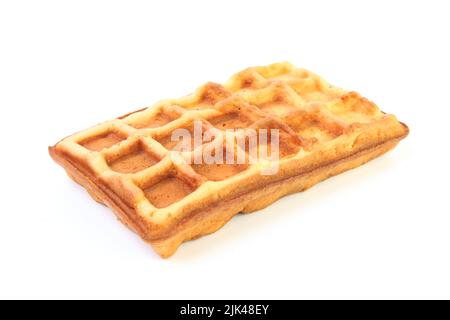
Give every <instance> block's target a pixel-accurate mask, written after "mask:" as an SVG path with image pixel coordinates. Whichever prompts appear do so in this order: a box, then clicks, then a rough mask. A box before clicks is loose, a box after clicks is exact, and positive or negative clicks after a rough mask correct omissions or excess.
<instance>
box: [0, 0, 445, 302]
mask: <svg viewBox="0 0 450 320" xmlns="http://www.w3.org/2000/svg"><path fill="white" fill-rule="evenodd" d="M447 3H448V2H447V1H423V2H417V1H386V2H381V1H371V2H370V3H369V2H363V1H351V2H350V1H329V2H323V1H311V2H308V3H302V2H300V1H280V0H277V1H270V2H269V1H255V2H252V1H222V2H218V1H193V0H191V1H177V2H175V1H158V2H156V1H142V2H139V1H121V2H119V1H29V2H24V1H2V2H1V4H0V41H1V42H0V106H1V127H0V130H1V137H2V143H3V145H2V147H1V150H2V151H1V157H0V159H1V160H0V161H1V188H2V190H1V211H0V218H1V220H0V298H159V299H166V298H187V299H189V298H192V299H194V298H224V299H228V298H255V299H259V298H275V299H277V298H344V299H345V298H450V255H449V249H450V216H449V214H450V210H449V209H450V206H449V203H448V200H449V197H450V196H449V187H448V181H449V179H450V175H449V162H448V160H449V152H448V146H449V144H448V138H449V129H450V128H449V126H450V125H449V121H450V120H449V116H450V111H449V110H450V105H449V92H450V89H449V88H450V87H449V74H450V63H449V60H448V59H449V56H450V50H449V30H450V23H449V21H450V20H449V12H450V10H449V8H448V6H447ZM277 61H290V62H292V63H294V64H295V65H297V66H300V67H305V68H307V69H310V70H312V71H314V72H316V73H318V74H319V75H321V76H323V77H324V78H325V79H327V80H329V81H330V82H331V83H333V84H336V85H338V86H340V87H344V88H348V89H352V90H356V91H359V92H361V93H362V94H363V95H365V96H367V97H368V98H370V99H371V100H373V101H375V102H376V103H377V104H378V105H379V106H380V107H381V109H382V110H384V111H387V112H389V113H394V114H395V115H397V116H398V118H399V119H400V120H401V121H403V122H405V123H407V124H408V125H409V126H410V128H411V134H410V136H409V137H408V138H407V139H406V140H404V141H403V142H402V143H401V144H400V145H399V146H398V147H397V148H396V149H395V150H394V151H392V152H390V153H389V154H387V155H385V156H383V157H382V158H379V159H377V160H374V161H373V162H371V163H369V164H367V165H365V166H363V167H360V168H358V169H355V170H352V171H350V172H347V173H344V174H341V175H339V176H338V177H335V178H332V179H329V180H327V181H325V182H323V183H320V184H319V185H317V186H315V187H314V188H312V189H310V190H308V191H307V192H304V193H301V194H296V195H291V196H288V197H286V198H284V199H282V200H280V201H278V202H276V203H275V204H273V205H271V206H270V207H268V208H266V209H264V210H262V211H261V212H258V213H255V214H252V215H245V216H243V215H240V216H237V217H236V218H235V219H233V220H232V221H231V222H230V223H229V224H227V225H226V226H225V227H224V228H222V229H221V230H220V231H218V232H217V233H215V234H213V235H211V236H207V237H204V238H202V239H200V240H196V241H193V242H189V243H187V244H185V245H183V246H182V247H181V248H180V249H179V251H178V252H177V254H176V255H175V256H173V257H172V258H171V259H169V260H162V259H160V258H159V257H158V256H157V255H156V254H155V253H154V252H153V251H152V249H151V248H150V247H149V246H147V245H146V244H144V242H142V241H141V240H140V239H139V238H138V237H137V236H136V235H134V234H133V233H131V232H129V231H128V230H127V229H126V228H125V227H123V226H122V225H121V224H120V223H118V222H117V221H116V219H115V218H114V217H113V215H112V214H111V213H110V210H109V209H107V208H104V207H102V206H101V205H99V204H97V203H95V202H94V201H92V200H91V199H90V198H89V196H88V195H87V194H86V192H85V191H84V190H83V189H82V188H81V187H79V186H77V185H76V184H74V183H73V182H72V181H71V180H69V179H68V178H67V176H66V175H65V173H64V172H63V170H62V169H61V168H60V167H58V166H57V165H56V164H54V163H53V162H52V161H51V159H50V157H49V156H48V154H47V146H48V145H51V144H54V143H56V142H57V141H58V140H59V139H61V138H63V137H65V136H67V135H69V134H72V133H74V132H76V131H79V130H82V129H85V128H87V127H90V126H92V125H94V124H96V123H98V122H101V121H104V120H108V119H111V118H114V117H116V116H119V115H122V114H124V113H126V112H128V111H132V110H136V109H139V108H142V107H144V106H148V105H151V104H152V103H154V102H156V101H158V100H160V99H163V98H174V97H179V96H183V95H185V94H188V93H190V92H191V91H193V90H194V89H195V88H196V87H197V86H199V85H200V84H202V83H204V82H206V81H208V80H211V81H216V82H222V81H224V80H226V79H227V78H228V77H229V76H230V75H232V74H233V73H235V72H236V71H238V70H241V69H243V68H245V67H248V66H252V65H264V64H269V63H272V62H277Z"/></svg>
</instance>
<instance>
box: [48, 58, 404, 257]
mask: <svg viewBox="0 0 450 320" xmlns="http://www.w3.org/2000/svg"><path fill="white" fill-rule="evenodd" d="M194 123H200V124H201V126H202V127H203V129H210V131H211V132H213V135H212V136H211V137H209V139H205V137H203V138H201V141H200V143H197V144H195V143H194V144H193V145H192V146H191V149H188V150H185V152H183V153H180V152H175V151H174V142H173V141H172V139H171V134H172V133H173V132H174V131H175V130H176V129H186V130H188V131H189V132H192V130H193V125H194ZM249 128H250V129H254V130H256V131H258V130H261V129H266V130H269V131H270V130H273V129H277V132H279V153H278V156H279V160H267V159H254V157H253V156H252V152H251V150H250V148H247V147H245V148H244V150H243V151H244V152H243V154H244V156H245V161H244V162H243V163H239V164H237V163H236V164H227V163H212V164H206V163H195V162H194V163H193V162H192V161H188V160H189V159H190V160H192V159H193V158H194V157H195V156H196V155H198V154H199V152H202V151H203V150H205V148H208V147H211V146H214V148H216V149H214V150H216V151H215V152H217V150H218V149H217V148H218V146H220V144H219V142H221V143H222V145H223V142H224V141H230V140H226V139H230V135H232V137H231V138H232V139H237V138H238V137H239V135H242V134H243V133H242V132H243V130H236V131H233V132H231V131H229V129H249ZM408 132H409V130H408V127H407V126H406V125H404V124H402V123H401V122H399V121H398V120H397V119H396V118H395V116H393V115H388V114H385V113H384V112H382V111H380V110H379V109H378V107H377V106H376V105H375V104H374V103H372V102H370V101H369V100H367V99H365V98H363V97H361V96H360V95H359V94H358V93H355V92H348V91H345V90H342V89H339V88H337V87H334V86H331V85H330V84H328V83H327V82H326V81H325V80H323V79H322V78H320V77H319V76H317V75H315V74H313V73H311V72H309V71H307V70H304V69H298V68H295V67H293V66H292V65H291V64H289V63H277V64H272V65H269V66H265V67H252V68H248V69H246V70H244V71H241V72H239V73H237V74H236V75H234V76H233V77H232V78H231V79H230V80H229V81H228V82H226V83H225V84H223V85H220V84H216V83H207V84H205V85H203V86H201V87H200V88H199V89H197V90H196V91H195V93H193V94H191V95H189V96H186V97H184V98H181V99H174V100H164V101H161V102H158V103H156V104H155V105H154V106H152V107H150V108H146V109H142V110H139V111H135V112H133V113H130V114H127V115H125V116H122V117H120V118H117V119H114V120H111V121H107V122H105V123H102V124H99V125H97V126H94V127H92V128H90V129H87V130H85V131H81V132H79V133H76V134H74V135H72V136H70V137H67V138H65V139H63V140H62V141H60V142H59V143H57V144H56V145H55V146H54V147H50V148H49V152H50V155H51V156H52V158H53V159H54V160H55V161H56V162H57V163H59V164H60V165H61V166H62V167H63V168H64V169H65V170H66V171H67V173H68V175H69V176H70V177H71V178H72V179H73V180H75V181H76V182H77V183H79V184H81V185H82V186H83V187H84V188H85V189H86V190H87V191H88V192H89V193H90V195H91V196H92V197H93V198H94V199H95V200H96V201H98V202H100V203H102V204H105V205H107V206H108V207H110V208H111V209H112V210H113V212H114V213H115V214H116V215H117V217H118V218H119V219H120V220H121V221H122V222H123V223H124V224H125V225H127V226H128V227H129V228H131V229H132V230H133V231H135V232H136V233H138V234H139V235H140V236H141V237H142V239H143V240H145V241H146V242H148V243H150V244H151V245H152V247H153V248H154V250H155V251H156V252H157V253H158V254H159V255H160V256H161V257H164V258H166V257H169V256H171V255H172V254H173V253H174V252H175V251H176V250H177V248H178V247H179V246H180V244H181V243H183V242H184V241H188V240H191V239H195V238H198V237H200V236H202V235H206V234H209V233H212V232H215V231H216V230H218V229H219V228H221V227H222V226H223V225H224V224H225V223H226V222H227V221H229V220H230V219H231V218H232V217H233V216H234V215H236V214H238V213H241V212H242V213H247V212H252V211H255V210H259V209H261V208H264V207H266V206H268V205H269V204H271V203H273V202H274V201H276V200H277V199H279V198H281V197H283V196H284V195H287V194H290V193H294V192H299V191H303V190H306V189H308V188H309V187H311V186H313V185H314V184H316V183H318V182H319V181H321V180H324V179H326V178H328V177H330V176H333V175H336V174H338V173H341V172H343V171H345V170H349V169H351V168H354V167H357V166H359V165H361V164H363V163H365V162H367V161H369V160H371V159H372V158H375V157H377V156H379V155H381V154H383V153H385V152H386V151H388V150H390V149H392V148H393V147H395V146H396V145H397V143H398V142H399V141H400V140H401V139H402V138H404V137H406V136H407V134H408ZM241 138H242V137H241ZM234 141H236V140H234ZM267 144H268V143H266V145H267ZM260 147H263V146H262V143H260V142H259V140H258V144H257V148H260ZM266 147H267V146H266ZM233 148H237V146H236V145H234V146H233ZM219 150H220V149H219ZM219 152H221V150H220V151H219ZM223 152H224V153H226V155H228V153H229V150H228V149H225V148H224V149H223ZM274 161H276V164H277V167H278V171H277V173H276V174H263V171H264V170H265V169H267V168H268V166H271V165H273V162H274Z"/></svg>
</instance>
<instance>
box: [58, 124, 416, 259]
mask: <svg viewBox="0 0 450 320" xmlns="http://www.w3.org/2000/svg"><path fill="white" fill-rule="evenodd" d="M404 127H405V133H404V135H402V136H400V137H396V138H393V139H390V140H388V141H383V142H381V143H378V144H374V145H371V146H366V147H365V148H364V149H362V150H360V151H358V152H355V153H353V154H351V155H347V156H345V157H342V158H339V159H335V161H332V162H328V163H326V164H324V163H322V164H320V165H318V166H316V167H314V168H311V169H310V170H308V171H303V172H301V173H299V174H298V175H296V176H291V177H288V178H286V179H284V180H281V181H280V180H279V181H276V182H273V183H270V184H268V185H265V186H264V187H262V188H259V189H255V190H247V191H246V192H245V193H242V194H240V195H238V196H234V197H233V198H229V199H221V200H220V202H218V203H214V205H210V206H209V207H207V208H202V209H199V210H196V211H193V212H192V213H191V214H189V215H188V216H186V217H184V218H183V219H182V220H181V221H179V223H178V224H177V225H176V226H175V228H172V229H170V230H169V231H168V232H167V233H166V234H165V235H164V236H163V237H159V238H158V239H153V238H150V234H149V230H148V229H147V228H146V226H147V224H146V223H145V221H142V218H141V217H140V216H139V215H137V214H136V211H135V210H134V209H133V208H130V207H129V206H128V205H127V204H125V202H124V201H123V200H122V199H121V198H120V197H119V196H118V195H116V194H115V193H114V192H113V191H112V190H111V189H110V188H109V187H108V186H107V185H105V184H103V183H102V182H101V181H100V180H99V179H97V178H96V177H95V176H94V175H93V174H91V173H90V172H89V171H87V170H85V169H83V168H81V167H77V166H76V163H74V162H73V161H71V160H70V159H69V158H68V157H65V156H64V155H63V154H61V153H60V152H58V150H57V149H56V148H54V147H50V148H49V152H50V155H51V156H52V158H53V159H54V160H55V161H56V162H57V163H59V164H60V165H61V166H63V167H64V169H65V170H66V171H67V173H68V174H69V176H70V177H71V178H72V179H73V180H74V181H75V182H77V183H79V184H81V185H82V186H83V187H85V188H86V190H87V191H88V192H89V193H90V194H91V196H92V197H93V198H94V199H95V200H96V201H98V202H101V203H104V204H105V205H107V206H108V207H110V208H111V209H112V210H113V211H114V213H115V214H116V215H117V217H118V218H119V219H120V221H122V222H123V223H124V224H125V225H126V226H128V227H129V228H130V229H131V230H133V231H135V232H136V233H137V234H139V235H140V236H141V237H142V238H143V239H144V240H145V241H147V242H149V243H151V245H152V246H153V248H154V249H155V251H156V252H157V253H158V254H159V255H161V256H162V257H164V258H166V257H169V256H171V255H172V254H173V253H174V252H175V251H176V250H177V248H178V246H179V245H180V244H181V243H182V242H184V241H188V240H191V239H194V238H197V237H200V236H202V235H205V234H209V233H212V232H214V231H216V230H218V229H219V228H220V227H222V226H223V225H224V224H225V223H226V222H228V221H229V220H230V219H231V218H232V217H233V216H234V215H236V214H238V213H239V212H252V211H255V210H259V209H261V208H264V207H266V206H268V205H269V204H271V203H273V202H274V201H276V200H277V199H279V198H281V197H283V196H285V195H287V194H289V193H294V192H299V191H303V190H305V189H307V188H309V187H311V186H313V185H314V184H316V183H318V182H320V181H321V180H324V179H326V178H328V177H331V176H333V175H336V174H338V173H341V172H343V171H346V170H349V169H352V168H354V167H357V166H359V165H362V164H364V163H365V162H367V161H369V160H371V159H373V158H375V157H377V156H379V155H381V154H383V153H385V152H387V151H389V150H390V149H392V148H393V147H395V145H396V144H397V143H398V142H399V141H400V140H401V139H402V138H404V137H405V136H406V135H407V134H408V132H409V130H408V128H407V127H406V125H404Z"/></svg>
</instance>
